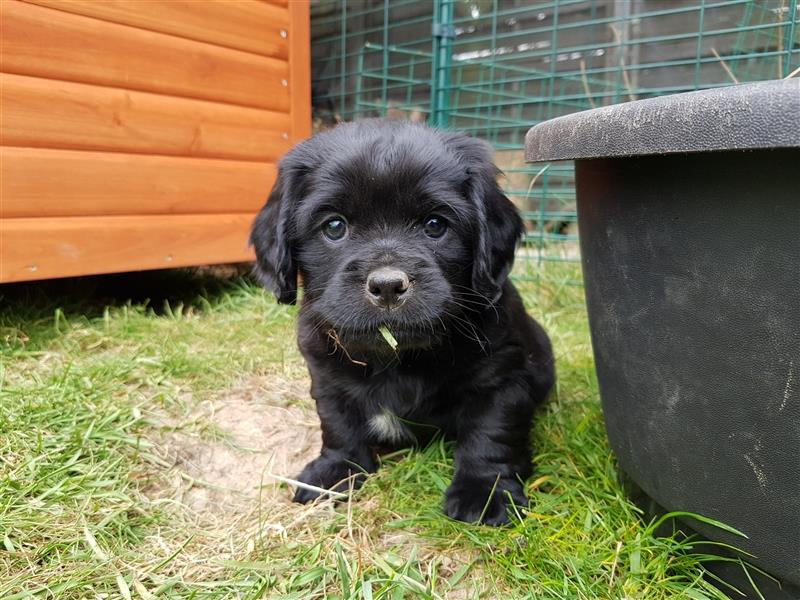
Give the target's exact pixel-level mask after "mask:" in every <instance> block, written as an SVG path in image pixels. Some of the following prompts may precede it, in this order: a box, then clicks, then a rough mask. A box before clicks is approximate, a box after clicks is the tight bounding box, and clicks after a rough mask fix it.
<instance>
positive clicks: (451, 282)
mask: <svg viewBox="0 0 800 600" xmlns="http://www.w3.org/2000/svg"><path fill="white" fill-rule="evenodd" d="M497 174H498V170H497V168H496V167H495V166H494V165H493V164H492V163H491V159H490V153H489V148H488V146H487V145H486V144H484V143H483V142H481V141H478V140H475V139H472V138H469V137H467V136H465V135H462V134H459V133H452V132H446V131H439V130H435V129H431V128H429V127H427V126H424V125H419V124H410V123H406V122H401V121H388V120H366V121H359V122H354V123H348V124H344V125H340V126H338V127H336V128H335V129H333V130H332V131H329V132H326V133H321V134H319V135H317V136H315V137H313V138H312V139H310V140H308V141H305V142H303V143H301V144H300V145H298V146H296V147H295V148H294V149H293V150H292V151H291V152H289V154H287V155H286V157H285V158H284V159H283V160H282V161H281V164H280V169H279V175H278V180H277V182H276V183H275V187H274V188H273V190H272V193H271V194H270V197H269V201H268V202H267V204H266V206H265V207H264V208H263V209H262V210H261V213H260V214H259V215H258V217H257V218H256V221H255V224H254V226H253V232H252V238H251V241H252V243H253V245H254V246H255V251H256V256H257V259H258V260H257V267H256V273H257V275H258V276H259V278H260V280H261V281H262V282H263V283H264V285H265V286H266V287H267V288H269V289H270V290H272V291H274V292H275V294H276V296H277V298H278V300H279V301H280V302H285V303H292V302H295V300H296V298H297V277H298V274H300V275H301V276H302V280H303V283H304V288H305V293H304V295H303V299H302V306H301V309H300V318H299V321H300V322H299V346H300V350H301V351H302V353H303V356H304V357H305V358H306V361H307V362H308V368H309V371H310V372H311V381H312V384H311V395H312V396H313V397H314V399H315V400H316V402H317V411H318V413H319V416H320V420H321V422H322V440H323V448H322V453H321V454H320V456H319V457H318V458H316V459H315V460H313V461H311V462H310V463H309V464H308V465H307V466H306V467H305V469H303V472H302V473H300V475H299V476H298V479H299V480H300V481H302V482H304V483H307V484H311V485H313V486H316V487H320V488H325V489H333V490H339V491H346V490H347V488H348V486H349V485H352V483H353V481H352V480H351V481H346V480H347V479H348V478H349V477H351V476H352V477H353V478H354V479H355V484H356V485H358V484H360V481H361V479H362V478H363V476H364V474H366V473H370V472H374V471H375V469H376V452H377V451H378V449H392V448H399V447H407V446H410V445H414V444H420V443H425V441H426V440H428V439H430V438H431V436H432V435H433V434H434V433H435V432H437V431H438V432H441V433H442V434H443V435H445V436H446V437H448V438H451V439H454V440H456V451H455V460H456V472H455V477H454V478H453V482H452V484H451V485H450V487H449V489H448V490H447V497H446V501H445V511H446V513H447V514H448V515H450V516H451V517H453V518H455V519H460V520H462V521H478V520H482V521H483V522H485V523H489V524H492V525H498V524H501V523H505V522H507V521H508V518H509V517H508V511H507V509H508V508H509V507H510V506H511V504H512V503H513V504H515V505H517V506H519V507H524V506H525V505H526V498H525V493H524V489H523V482H524V480H525V479H526V478H527V477H528V476H529V475H530V473H531V449H530V441H529V432H530V428H531V421H532V417H533V410H534V407H535V406H536V404H537V403H538V402H540V401H541V400H542V399H544V397H545V396H546V394H547V392H548V391H549V390H550V388H551V386H552V385H553V381H554V377H555V374H554V367H553V355H552V350H551V347H550V341H549V339H548V337H547V334H546V333H545V332H544V330H543V329H542V327H541V326H540V325H539V324H538V323H536V321H534V320H533V319H532V318H530V317H529V316H528V315H527V314H526V312H525V309H524V308H523V305H522V301H521V300H520V297H519V294H518V293H517V291H516V289H515V288H514V286H513V285H512V284H511V282H510V281H508V279H507V276H508V273H509V271H510V269H511V265H512V262H513V260H514V249H515V246H516V243H517V241H518V240H519V238H520V236H521V234H522V232H523V228H522V221H521V220H520V217H519V215H518V214H517V211H516V210H515V208H514V206H513V204H512V203H511V202H510V201H509V200H508V198H506V197H505V196H504V195H503V194H502V192H501V191H500V189H499V188H498V186H497V182H496V176H497ZM317 496H318V493H317V492H314V491H309V490H308V489H303V488H301V489H298V490H297V493H296V494H295V497H294V499H295V501H297V502H308V501H310V500H313V499H314V498H315V497H317Z"/></svg>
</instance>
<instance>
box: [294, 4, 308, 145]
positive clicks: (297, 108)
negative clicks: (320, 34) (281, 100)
mask: <svg viewBox="0 0 800 600" xmlns="http://www.w3.org/2000/svg"><path fill="white" fill-rule="evenodd" d="M289 20H290V26H289V86H290V91H291V96H292V141H293V142H295V143H297V142H299V141H301V140H303V139H305V138H307V137H309V136H310V135H311V32H310V29H311V23H310V4H309V3H308V2H305V1H300V0H295V1H294V2H291V3H290V4H289Z"/></svg>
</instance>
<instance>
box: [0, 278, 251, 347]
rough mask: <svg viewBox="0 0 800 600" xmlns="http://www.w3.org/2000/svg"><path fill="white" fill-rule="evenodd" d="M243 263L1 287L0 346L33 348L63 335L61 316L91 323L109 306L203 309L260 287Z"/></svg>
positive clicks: (160, 310) (168, 310) (166, 310)
mask: <svg viewBox="0 0 800 600" xmlns="http://www.w3.org/2000/svg"><path fill="white" fill-rule="evenodd" d="M249 272H250V265H249V264H248V263H240V264H234V265H219V266H211V267H197V268H184V269H166V270H159V271H139V272H133V273H115V274H110V275H90V276H85V277H68V278H63V279H50V280H44V281H30V282H23V283H10V284H2V285H0V347H2V346H6V347H19V346H20V344H21V345H22V346H26V345H27V346H28V347H29V348H30V347H31V346H30V345H29V344H28V342H30V343H31V344H33V346H38V345H40V344H42V343H45V342H47V341H48V340H49V339H52V338H53V337H57V336H58V327H57V326H56V327H53V323H54V322H56V325H57V322H58V320H59V319H60V318H66V319H67V320H72V319H81V320H87V321H92V320H95V319H100V318H103V316H104V314H105V313H106V311H108V310H109V309H111V310H113V309H115V308H122V307H125V306H138V307H145V309H146V310H147V311H148V312H151V313H152V314H154V315H155V316H163V315H167V316H171V315H172V313H173V311H174V310H176V307H179V310H185V309H189V308H191V309H192V311H194V312H201V311H203V310H205V309H206V308H208V307H210V306H214V305H216V304H218V303H219V302H221V301H222V300H223V299H224V298H225V297H227V296H228V295H229V294H231V293H232V292H234V291H235V290H237V289H240V288H241V287H242V286H243V285H245V286H248V285H254V286H255V285H257V284H255V282H254V281H252V280H251V279H250V278H249V276H248V274H249Z"/></svg>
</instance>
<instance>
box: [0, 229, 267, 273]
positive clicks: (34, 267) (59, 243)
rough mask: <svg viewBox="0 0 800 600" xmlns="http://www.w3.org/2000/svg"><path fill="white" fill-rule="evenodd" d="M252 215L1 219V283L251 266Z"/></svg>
mask: <svg viewBox="0 0 800 600" xmlns="http://www.w3.org/2000/svg"><path fill="white" fill-rule="evenodd" d="M252 221H253V215H240V214H237V215H228V214H222V215H179V216H168V217H164V216H149V217H71V218H55V219H3V220H1V221H0V282H1V283H5V282H12V281H28V280H32V279H50V278H53V277H69V276H74V275H90V274H96V273H111V272H122V271H137V270H140V269H162V268H168V267H179V266H189V265H201V264H216V263H228V262H240V261H246V260H252V259H253V255H252V252H251V250H250V249H249V248H248V247H247V239H248V235H249V231H250V225H251V223H252Z"/></svg>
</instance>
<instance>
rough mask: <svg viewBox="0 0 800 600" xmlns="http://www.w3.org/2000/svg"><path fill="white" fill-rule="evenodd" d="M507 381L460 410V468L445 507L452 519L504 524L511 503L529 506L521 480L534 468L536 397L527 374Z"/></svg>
mask: <svg viewBox="0 0 800 600" xmlns="http://www.w3.org/2000/svg"><path fill="white" fill-rule="evenodd" d="M507 381H508V382H509V383H507V384H505V385H503V386H502V387H500V388H498V389H495V390H490V391H486V392H485V394H486V395H485V396H484V397H479V396H478V395H476V396H475V397H474V399H473V400H471V401H470V402H469V403H468V404H467V405H465V406H464V407H463V409H462V411H461V414H460V415H459V419H458V430H457V434H456V451H455V459H456V472H455V476H454V477H453V482H452V483H451V484H450V487H449V488H448V489H447V493H446V497H445V507H444V508H445V512H446V513H447V515H448V516H450V517H452V518H453V519H458V520H459V521H467V522H477V521H480V522H482V523H486V524H487V525H495V526H496V525H502V524H504V523H507V522H508V520H509V515H508V510H509V509H510V508H511V507H512V506H517V507H518V508H519V509H520V510H522V509H523V508H525V507H526V506H527V499H526V497H525V491H524V489H523V486H522V484H523V482H524V481H525V479H527V478H528V477H529V476H530V474H531V450H530V443H529V431H530V428H531V420H532V417H533V409H534V406H535V397H534V392H533V389H532V387H531V386H530V385H529V384H528V383H527V382H526V376H525V375H524V374H523V375H522V376H516V377H515V376H510V377H509V378H508V379H507Z"/></svg>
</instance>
